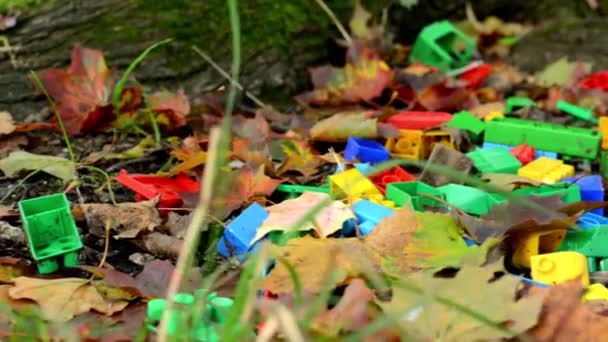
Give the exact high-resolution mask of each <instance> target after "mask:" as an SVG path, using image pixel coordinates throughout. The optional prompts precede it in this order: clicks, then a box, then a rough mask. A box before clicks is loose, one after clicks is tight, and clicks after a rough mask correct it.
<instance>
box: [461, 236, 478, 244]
mask: <svg viewBox="0 0 608 342" xmlns="http://www.w3.org/2000/svg"><path fill="white" fill-rule="evenodd" d="M462 238H463V239H464V242H465V243H466V244H467V246H476V245H477V242H475V240H473V239H471V238H470V237H467V236H463V237H462Z"/></svg>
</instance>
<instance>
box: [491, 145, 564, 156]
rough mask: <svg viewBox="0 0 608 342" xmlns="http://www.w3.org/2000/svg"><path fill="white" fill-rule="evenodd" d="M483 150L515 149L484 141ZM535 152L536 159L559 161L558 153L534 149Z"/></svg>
mask: <svg viewBox="0 0 608 342" xmlns="http://www.w3.org/2000/svg"><path fill="white" fill-rule="evenodd" d="M520 146H521V145H520ZM481 148H502V149H506V150H509V151H511V150H513V149H514V148H515V147H514V146H511V145H503V144H495V143H491V142H486V141H484V143H483V144H482V145H481ZM534 150H535V151H536V153H535V154H534V159H536V158H540V157H547V158H551V159H557V153H556V152H550V151H541V150H539V149H534Z"/></svg>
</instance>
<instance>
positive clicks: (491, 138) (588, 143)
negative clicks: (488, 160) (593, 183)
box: [484, 118, 601, 159]
mask: <svg viewBox="0 0 608 342" xmlns="http://www.w3.org/2000/svg"><path fill="white" fill-rule="evenodd" d="M484 140H485V141H487V142H492V143H497V144H505V145H511V146H517V145H520V144H524V143H525V144H528V145H530V146H532V147H534V148H535V149H538V150H543V151H552V152H557V153H560V154H564V155H568V156H575V157H582V158H586V159H594V158H595V157H596V156H597V153H598V150H599V145H600V140H601V134H600V133H599V132H597V131H594V130H591V129H586V128H580V127H572V126H569V127H566V126H562V125H557V124H551V123H546V122H538V121H531V120H524V119H516V118H496V119H494V120H492V121H489V122H487V123H486V130H485V132H484Z"/></svg>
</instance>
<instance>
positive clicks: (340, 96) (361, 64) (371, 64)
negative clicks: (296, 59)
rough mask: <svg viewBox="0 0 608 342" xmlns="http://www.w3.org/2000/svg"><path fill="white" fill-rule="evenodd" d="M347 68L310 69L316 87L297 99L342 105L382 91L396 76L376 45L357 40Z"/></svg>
mask: <svg viewBox="0 0 608 342" xmlns="http://www.w3.org/2000/svg"><path fill="white" fill-rule="evenodd" d="M346 59H347V63H346V65H345V66H344V68H335V67H332V66H329V65H326V66H321V67H318V68H315V69H312V70H311V71H310V73H311V77H312V82H313V84H314V86H315V90H313V91H311V92H307V93H304V94H301V95H299V96H298V97H297V99H298V100H299V101H301V102H303V103H305V104H316V105H322V104H325V105H340V104H347V103H358V102H367V101H369V100H371V99H373V98H375V97H377V96H380V94H382V91H383V90H384V89H385V88H386V87H388V86H389V85H390V83H391V81H392V79H393V71H392V70H391V69H390V67H389V66H388V65H387V64H386V63H385V62H384V61H383V60H381V59H380V56H379V55H378V54H377V53H376V52H375V51H374V50H372V49H370V48H368V47H366V46H364V45H362V44H353V45H352V46H351V47H350V48H349V50H348V54H347V57H346Z"/></svg>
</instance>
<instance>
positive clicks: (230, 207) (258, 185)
mask: <svg viewBox="0 0 608 342" xmlns="http://www.w3.org/2000/svg"><path fill="white" fill-rule="evenodd" d="M223 177H234V181H233V183H231V188H230V192H229V193H228V195H226V196H225V197H221V196H219V197H218V196H216V202H215V203H214V205H215V206H216V207H218V206H223V213H222V214H219V215H217V216H227V215H228V214H230V213H231V212H232V211H234V210H236V209H238V208H240V207H241V206H242V205H243V204H246V203H248V202H250V201H251V200H252V199H253V198H255V197H258V196H268V195H270V194H272V193H273V192H274V190H275V189H276V188H277V186H279V184H281V181H280V180H278V179H272V178H270V177H268V176H266V175H265V174H264V167H263V166H260V167H258V168H257V170H256V169H251V168H242V169H239V170H237V171H234V172H232V173H228V174H224V175H223ZM222 218H223V217H222Z"/></svg>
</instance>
